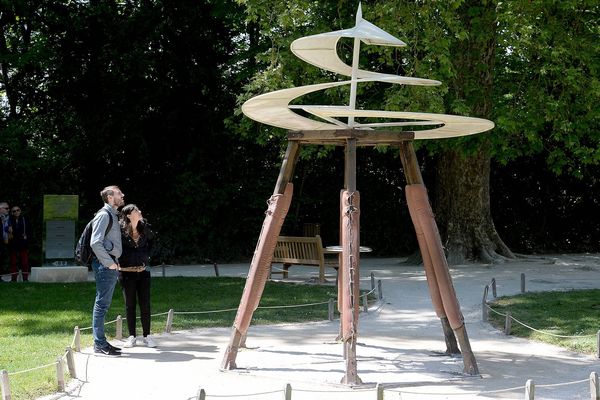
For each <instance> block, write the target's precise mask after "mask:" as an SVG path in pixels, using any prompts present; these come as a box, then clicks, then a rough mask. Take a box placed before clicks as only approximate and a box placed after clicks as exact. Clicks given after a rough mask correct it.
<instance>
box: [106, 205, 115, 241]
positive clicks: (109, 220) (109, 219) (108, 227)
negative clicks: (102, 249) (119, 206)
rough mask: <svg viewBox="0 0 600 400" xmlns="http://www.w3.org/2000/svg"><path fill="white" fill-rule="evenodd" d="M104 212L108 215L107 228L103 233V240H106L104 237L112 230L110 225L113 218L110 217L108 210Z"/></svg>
mask: <svg viewBox="0 0 600 400" xmlns="http://www.w3.org/2000/svg"><path fill="white" fill-rule="evenodd" d="M104 211H106V213H107V214H108V226H107V227H106V231H105V232H104V238H105V239H106V235H108V232H110V228H112V224H113V217H112V215H111V214H110V213H109V212H108V210H104Z"/></svg>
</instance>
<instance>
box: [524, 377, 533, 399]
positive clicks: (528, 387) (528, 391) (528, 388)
mask: <svg viewBox="0 0 600 400" xmlns="http://www.w3.org/2000/svg"><path fill="white" fill-rule="evenodd" d="M534 399H535V383H533V380H531V379H527V383H526V384H525V400H534Z"/></svg>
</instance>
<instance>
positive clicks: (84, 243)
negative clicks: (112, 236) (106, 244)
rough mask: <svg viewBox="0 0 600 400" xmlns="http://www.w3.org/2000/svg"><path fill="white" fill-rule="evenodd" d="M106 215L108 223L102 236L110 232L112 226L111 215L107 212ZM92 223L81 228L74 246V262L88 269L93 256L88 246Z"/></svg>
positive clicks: (90, 247)
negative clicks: (81, 230)
mask: <svg viewBox="0 0 600 400" xmlns="http://www.w3.org/2000/svg"><path fill="white" fill-rule="evenodd" d="M104 211H106V210H104ZM106 213H107V214H108V216H109V217H110V219H109V221H108V226H107V227H106V232H104V236H106V235H107V234H108V231H110V228H112V224H113V218H112V215H110V214H109V212H108V211H106ZM92 221H93V220H92ZM92 221H90V222H88V223H87V225H86V226H85V228H83V232H81V236H80V237H79V240H78V241H77V246H75V261H76V262H77V263H78V264H80V265H83V266H88V267H89V266H90V265H91V264H92V256H93V255H94V251H93V250H92V246H91V245H90V242H91V239H92Z"/></svg>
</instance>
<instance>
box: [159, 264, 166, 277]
mask: <svg viewBox="0 0 600 400" xmlns="http://www.w3.org/2000/svg"><path fill="white" fill-rule="evenodd" d="M160 266H161V268H162V277H163V278H164V277H165V276H167V273H166V272H165V263H164V262H163V263H162V264H161V265H160Z"/></svg>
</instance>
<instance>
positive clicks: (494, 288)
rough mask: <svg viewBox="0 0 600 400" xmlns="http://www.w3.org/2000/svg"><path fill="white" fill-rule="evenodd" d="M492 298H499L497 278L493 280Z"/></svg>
mask: <svg viewBox="0 0 600 400" xmlns="http://www.w3.org/2000/svg"><path fill="white" fill-rule="evenodd" d="M492 296H494V298H496V297H498V294H497V293H496V278H492Z"/></svg>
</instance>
